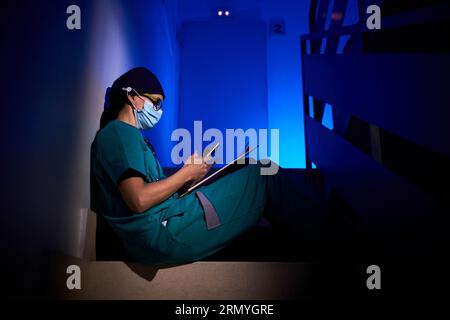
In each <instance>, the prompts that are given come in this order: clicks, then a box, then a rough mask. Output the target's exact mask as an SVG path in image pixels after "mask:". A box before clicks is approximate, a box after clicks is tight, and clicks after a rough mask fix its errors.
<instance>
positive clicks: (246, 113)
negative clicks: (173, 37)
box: [178, 19, 268, 152]
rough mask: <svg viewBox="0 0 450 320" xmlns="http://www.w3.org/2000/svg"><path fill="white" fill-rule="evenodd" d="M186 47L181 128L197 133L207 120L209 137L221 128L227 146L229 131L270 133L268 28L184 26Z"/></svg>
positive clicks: (223, 23)
mask: <svg viewBox="0 0 450 320" xmlns="http://www.w3.org/2000/svg"><path fill="white" fill-rule="evenodd" d="M181 42H182V48H181V76H180V85H181V90H180V105H179V119H178V126H179V127H180V128H186V129H188V130H189V131H191V132H193V123H194V121H195V120H201V121H202V125H203V132H204V131H205V130H206V129H208V128H217V129H219V130H220V131H221V132H222V133H223V136H224V141H223V144H222V146H225V143H226V141H225V132H226V129H238V128H241V129H243V130H247V129H255V130H258V129H267V126H268V121H267V80H266V79H267V60H266V25H265V23H263V22H262V21H242V20H234V19H212V20H209V21H197V22H189V23H184V24H183V25H182V30H181ZM229 142H230V141H228V143H229ZM206 145H207V143H205V144H204V145H203V147H205V146H206ZM237 148H238V147H237V146H235V150H236V149H237ZM192 150H193V147H192ZM241 151H242V150H237V152H241Z"/></svg>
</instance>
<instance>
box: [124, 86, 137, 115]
mask: <svg viewBox="0 0 450 320" xmlns="http://www.w3.org/2000/svg"><path fill="white" fill-rule="evenodd" d="M122 90H123V91H126V92H127V98H128V97H129V96H130V92H131V91H132V90H133V91H134V92H136V94H137V95H138V96H140V95H139V93H138V92H137V91H136V90H134V89H133V88H131V87H126V88H122ZM130 102H131V101H130ZM131 104H132V105H133V109H134V110H136V111H138V110H137V109H136V107H135V105H134V103H133V102H131Z"/></svg>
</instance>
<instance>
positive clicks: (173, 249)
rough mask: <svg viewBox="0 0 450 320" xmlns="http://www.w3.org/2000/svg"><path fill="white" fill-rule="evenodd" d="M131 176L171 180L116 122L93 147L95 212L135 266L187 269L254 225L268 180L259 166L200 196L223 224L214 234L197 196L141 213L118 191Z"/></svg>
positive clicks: (131, 130)
mask: <svg viewBox="0 0 450 320" xmlns="http://www.w3.org/2000/svg"><path fill="white" fill-rule="evenodd" d="M128 170H134V171H136V172H138V173H140V174H141V175H142V177H143V178H144V181H145V183H151V182H155V181H158V180H161V179H165V178H166V177H165V176H164V173H163V171H162V169H161V166H160V164H159V162H158V160H157V158H156V157H155V156H154V154H153V153H152V151H151V150H150V149H149V147H148V146H147V144H146V143H145V141H144V139H143V137H142V134H141V132H140V131H139V130H138V129H137V128H135V127H134V126H131V125H129V124H127V123H125V122H122V121H120V120H113V121H111V122H110V123H108V124H107V125H106V126H105V127H104V128H103V129H102V130H100V131H99V132H98V134H97V136H96V137H95V139H94V141H93V143H92V146H91V209H92V210H93V211H94V212H96V213H97V214H101V215H103V216H104V217H105V219H106V220H107V221H108V223H109V224H110V225H111V227H112V229H113V230H114V231H115V233H116V234H117V235H118V237H119V238H120V239H121V240H122V242H123V244H124V247H125V250H126V253H127V255H128V256H129V257H130V258H131V259H132V260H134V261H136V262H141V263H145V264H152V263H185V262H191V261H196V260H200V259H202V258H204V257H207V256H209V255H211V254H213V253H215V252H216V251H218V250H220V249H222V248H223V247H225V246H226V245H227V244H228V243H229V242H230V241H231V240H233V239H234V238H236V237H237V236H238V235H239V234H240V233H242V232H243V231H245V230H246V229H248V228H250V227H251V226H253V225H255V224H256V223H257V222H258V220H259V219H260V217H261V214H262V212H263V209H264V206H265V199H266V197H265V193H266V186H265V180H264V179H263V178H262V176H261V175H260V171H259V170H260V166H259V165H256V164H255V165H248V166H245V167H243V168H242V169H239V170H237V171H235V172H233V173H230V174H228V175H226V176H224V177H221V178H220V179H218V180H216V181H215V182H212V183H211V184H209V185H207V186H202V187H200V188H199V189H198V190H197V191H201V192H202V193H203V194H204V196H205V197H206V198H207V199H208V200H209V202H210V203H211V204H212V206H213V207H214V208H215V210H216V212H217V215H218V217H219V219H220V222H221V224H220V225H219V226H217V227H215V228H212V229H211V228H210V229H208V228H207V224H206V220H205V214H204V211H203V206H202V203H201V202H200V201H199V198H198V197H197V196H196V194H195V192H192V193H190V194H188V195H186V196H184V197H182V198H179V197H178V194H177V193H175V194H173V195H172V196H171V197H170V198H168V199H166V200H165V201H163V202H161V203H159V204H158V205H155V206H154V207H152V208H149V209H148V210H146V211H145V212H143V213H136V212H133V211H132V210H130V209H129V208H128V206H127V205H126V203H125V202H124V200H123V199H122V197H121V194H120V191H119V189H118V182H119V181H120V180H119V179H120V178H121V176H122V175H123V174H124V173H125V172H127V171H128ZM166 220H167V224H166V226H164V225H163V223H162V222H163V221H166Z"/></svg>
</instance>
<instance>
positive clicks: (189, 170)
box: [119, 153, 211, 213]
mask: <svg viewBox="0 0 450 320" xmlns="http://www.w3.org/2000/svg"><path fill="white" fill-rule="evenodd" d="M210 168H211V165H209V164H207V163H205V162H203V159H202V158H201V157H199V156H198V155H197V154H195V153H194V154H193V155H192V156H191V157H189V159H188V160H187V161H186V163H185V164H184V166H183V167H182V168H181V169H180V170H178V171H177V172H176V173H174V174H173V175H171V176H170V177H168V178H166V179H163V180H160V181H156V182H151V183H147V184H146V183H145V182H144V179H142V178H141V177H130V178H126V179H123V180H122V181H120V183H119V190H120V193H121V195H122V198H123V199H124V201H125V203H126V204H127V205H128V207H129V208H130V209H131V210H132V211H134V212H138V213H142V212H144V211H145V210H147V209H148V208H151V207H153V206H154V205H156V204H158V203H160V202H162V201H164V200H166V199H167V198H169V197H170V196H171V195H172V194H174V193H175V192H176V191H177V190H178V189H180V188H181V187H182V186H183V185H184V184H185V183H186V182H189V181H194V180H197V179H201V178H203V177H204V176H205V175H206V174H207V173H208V171H209V169H210Z"/></svg>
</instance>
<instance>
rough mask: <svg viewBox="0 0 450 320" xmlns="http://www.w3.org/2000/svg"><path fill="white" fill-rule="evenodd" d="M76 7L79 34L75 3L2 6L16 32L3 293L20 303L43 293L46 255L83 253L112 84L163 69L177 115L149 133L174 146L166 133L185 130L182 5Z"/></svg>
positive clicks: (7, 76)
mask: <svg viewBox="0 0 450 320" xmlns="http://www.w3.org/2000/svg"><path fill="white" fill-rule="evenodd" d="M76 3H77V4H78V5H79V6H80V8H81V30H72V31H69V30H68V29H67V28H66V19H67V16H68V15H67V14H66V8H67V7H68V6H69V5H71V4H73V2H72V1H43V2H40V3H39V4H38V3H33V2H30V1H4V2H2V10H0V12H1V15H2V16H1V23H2V26H1V29H2V30H7V32H4V33H3V32H2V43H5V44H7V45H6V46H5V48H4V49H2V59H1V63H2V65H1V70H2V78H3V80H2V89H3V92H4V95H3V99H2V112H3V115H2V126H1V133H2V134H1V137H2V146H3V151H4V155H5V156H4V157H2V168H4V169H5V172H4V174H3V177H4V181H5V183H6V184H5V185H4V186H3V187H2V199H3V201H2V204H1V213H2V218H3V219H2V223H1V224H0V225H1V239H0V240H1V241H0V242H1V249H2V253H3V257H2V269H3V268H4V269H5V270H4V272H2V275H3V277H4V278H5V279H6V283H5V284H4V288H5V290H3V292H8V295H9V296H10V297H14V296H19V297H21V296H32V295H33V293H34V292H35V290H37V288H38V287H39V281H40V279H43V276H44V275H43V273H42V272H43V271H42V270H41V269H40V268H42V267H43V264H42V263H43V262H44V261H45V259H44V257H45V255H46V254H48V253H49V252H63V253H66V254H75V253H76V252H77V250H76V246H77V239H78V238H77V237H78V234H77V230H78V228H77V227H76V226H77V225H78V224H79V223H80V220H79V213H80V208H83V207H87V206H89V153H90V150H89V147H90V143H91V142H92V139H93V137H94V135H95V132H96V130H97V129H98V124H99V119H100V114H101V112H102V109H103V101H104V94H105V89H106V87H107V86H109V85H111V84H112V82H113V80H114V79H115V78H116V77H118V76H119V75H120V74H122V73H123V72H125V71H127V70H128V69H130V68H132V67H135V66H147V67H149V68H150V69H153V70H154V72H155V73H156V74H157V75H158V76H159V77H160V78H161V81H162V84H163V86H164V88H165V89H166V92H167V103H166V109H167V110H166V111H165V117H164V118H163V120H162V122H161V126H160V128H158V130H155V132H154V133H151V134H150V133H149V134H150V135H154V137H155V140H156V139H157V138H159V137H167V141H170V134H165V132H169V131H170V132H171V131H172V130H171V129H172V128H171V127H172V126H174V124H175V119H176V110H177V109H176V108H175V107H174V106H175V105H176V90H177V89H176V88H177V78H178V76H177V74H176V70H177V54H178V51H177V47H176V42H175V41H174V39H175V27H173V26H174V25H176V24H175V23H172V22H171V21H176V16H175V14H176V12H177V10H176V1H175V0H173V1H172V0H166V1H161V0H147V1H144V0H142V1H133V2H130V1H121V0H115V1H112V0H97V1H84V0H81V1H77V2H76ZM166 18H167V19H168V21H166ZM5 80H6V81H5ZM162 140H163V139H162ZM158 144H159V145H158ZM156 146H157V147H159V148H160V149H164V147H167V148H168V146H166V145H165V144H164V142H161V143H159V142H157V143H156ZM169 150H170V149H169ZM162 151H163V150H162ZM161 153H167V152H166V151H164V152H161ZM3 261H6V262H5V263H3ZM2 271H3V270H2ZM44 271H45V268H44ZM8 289H10V290H8Z"/></svg>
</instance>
